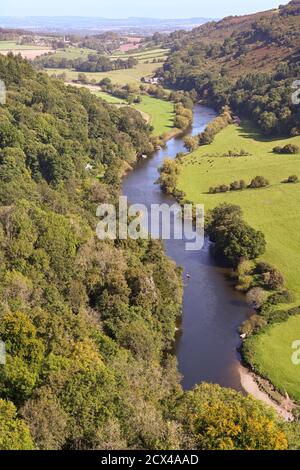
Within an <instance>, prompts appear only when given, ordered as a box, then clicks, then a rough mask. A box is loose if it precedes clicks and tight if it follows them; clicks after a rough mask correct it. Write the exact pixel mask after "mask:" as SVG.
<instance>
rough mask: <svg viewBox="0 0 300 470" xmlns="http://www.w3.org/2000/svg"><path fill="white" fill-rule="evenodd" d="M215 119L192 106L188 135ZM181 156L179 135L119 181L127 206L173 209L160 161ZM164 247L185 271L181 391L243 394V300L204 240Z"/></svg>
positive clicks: (179, 351) (179, 347)
mask: <svg viewBox="0 0 300 470" xmlns="http://www.w3.org/2000/svg"><path fill="white" fill-rule="evenodd" d="M215 115H216V114H215V112H214V111H213V110H212V109H210V108H207V107H206V106H202V105H196V106H195V108H194V121H193V126H192V128H191V129H190V131H189V133H190V134H192V135H195V134H198V133H199V132H201V131H202V130H204V128H205V127H206V125H207V124H208V122H209V121H211V120H212V119H213V118H214V117H215ZM181 151H185V152H186V150H185V148H184V144H183V137H182V136H180V137H175V138H173V139H171V140H170V141H169V142H168V144H167V147H166V148H165V149H162V150H159V151H157V152H156V153H155V154H154V155H153V156H152V157H151V158H148V159H147V160H143V159H140V160H139V161H138V163H137V165H136V166H135V168H134V171H132V172H130V173H128V175H127V176H126V177H125V178H124V181H123V194H124V195H125V196H127V197H128V200H129V202H130V203H139V204H144V205H146V206H147V207H150V205H151V204H162V203H167V204H170V205H171V204H174V200H173V199H172V198H170V197H168V196H166V195H165V194H163V193H162V192H161V190H160V188H159V186H158V185H156V184H155V181H156V180H157V178H158V171H157V170H158V168H159V167H160V166H161V165H162V163H163V161H164V159H165V158H167V157H168V158H175V156H176V154H177V153H178V152H181ZM175 223H176V222H175ZM164 243H165V247H166V251H167V253H168V255H169V256H170V257H171V258H172V259H173V260H174V261H175V262H176V263H177V265H179V266H182V267H183V268H184V274H183V276H184V285H185V288H184V299H183V315H182V322H181V324H180V332H179V334H178V338H177V342H176V356H177V359H178V365H179V371H180V372H181V374H182V376H183V379H182V385H183V387H184V389H186V390H188V389H191V388H192V387H193V386H194V385H195V384H197V383H200V382H203V381H204V382H212V383H218V384H220V385H222V386H224V387H231V388H234V389H235V390H238V391H243V387H242V385H241V380H240V372H239V370H240V361H239V359H240V358H239V355H238V353H237V347H238V346H239V344H240V338H239V335H238V332H237V329H238V326H239V325H241V323H242V322H243V321H244V320H245V319H246V318H248V316H249V307H248V306H247V305H246V303H245V301H244V297H243V295H242V294H239V293H238V292H236V291H235V290H234V289H233V288H232V286H231V285H230V283H229V281H228V280H227V279H226V270H224V269H222V268H219V267H218V266H217V265H216V263H215V260H214V259H213V257H212V256H211V254H210V250H209V242H208V241H207V240H206V242H205V246H204V248H203V249H202V250H201V251H186V250H185V242H184V240H174V239H172V240H168V241H165V242H164ZM187 274H188V275H189V276H190V277H189V278H188V277H187Z"/></svg>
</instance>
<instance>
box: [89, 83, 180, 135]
mask: <svg viewBox="0 0 300 470" xmlns="http://www.w3.org/2000/svg"><path fill="white" fill-rule="evenodd" d="M96 95H97V96H99V97H100V98H102V99H104V100H105V101H107V102H108V103H111V104H117V105H118V104H126V101H124V100H121V99H120V98H115V97H114V96H111V95H109V94H107V93H102V92H98V93H96ZM132 106H133V107H135V108H136V109H138V110H139V111H141V113H142V114H144V117H145V118H146V119H147V116H148V117H149V121H150V123H151V125H152V126H153V128H154V130H153V134H154V135H158V136H160V135H162V134H164V133H168V132H170V131H171V130H172V129H173V127H174V116H175V115H174V105H173V103H171V102H170V101H163V100H158V99H156V98H152V97H151V96H146V95H145V96H142V102H141V103H138V104H135V105H132Z"/></svg>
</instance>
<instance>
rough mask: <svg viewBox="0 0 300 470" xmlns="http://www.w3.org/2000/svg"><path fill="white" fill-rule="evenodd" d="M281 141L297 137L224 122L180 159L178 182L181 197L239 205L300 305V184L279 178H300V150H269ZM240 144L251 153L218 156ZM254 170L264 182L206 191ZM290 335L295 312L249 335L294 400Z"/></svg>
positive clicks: (299, 373) (269, 372)
mask: <svg viewBox="0 0 300 470" xmlns="http://www.w3.org/2000/svg"><path fill="white" fill-rule="evenodd" d="M286 143H294V144H296V145H298V146H300V137H295V138H290V139H285V140H274V139H273V140H272V139H270V138H268V137H264V136H262V135H260V134H259V133H257V131H256V130H255V129H254V128H252V127H251V126H250V125H249V124H247V123H245V124H243V125H242V126H241V127H237V126H233V125H232V126H229V127H228V128H227V129H225V130H223V131H222V132H221V133H220V134H219V135H217V137H216V139H215V142H214V143H213V144H212V145H210V146H203V147H201V148H200V149H198V150H196V151H195V152H194V153H191V154H190V155H189V156H187V157H186V158H185V160H184V163H183V166H182V171H181V175H180V178H179V184H178V187H179V189H182V190H184V191H185V193H186V195H187V199H189V200H193V201H195V202H198V203H204V204H205V209H206V210H208V209H211V208H213V207H215V206H216V205H218V204H220V203H221V202H228V203H233V204H238V205H240V206H241V207H242V209H243V212H244V216H245V219H246V220H247V221H248V222H249V223H250V225H252V226H253V227H255V228H256V229H260V230H262V232H263V233H264V234H265V236H266V239H267V251H266V253H265V255H264V256H263V258H264V259H265V260H267V261H269V262H271V263H272V264H274V265H275V266H277V267H278V269H280V271H281V272H282V273H283V274H284V276H285V279H286V284H287V287H288V288H289V289H290V290H292V291H293V292H294V293H295V296H296V303H297V304H300V250H299V248H300V184H282V183H281V181H282V180H283V179H285V178H287V177H288V176H289V175H292V174H296V175H299V177H300V155H275V154H273V153H272V148H273V147H274V146H275V145H280V146H282V145H285V144H286ZM241 149H244V150H246V151H247V152H249V153H251V154H252V156H251V157H250V156H249V157H237V158H228V157H221V156H220V155H222V154H224V153H227V152H228V150H238V151H239V150H241ZM217 154H219V156H217ZM206 155H207V156H206ZM257 175H262V176H264V177H266V178H267V179H268V180H269V181H270V187H268V188H265V189H252V190H250V189H247V190H245V191H243V192H239V191H238V192H229V193H225V194H208V190H209V187H210V186H218V185H220V184H223V183H225V184H229V183H231V182H232V181H235V180H239V179H244V180H245V181H246V182H247V183H248V182H250V180H251V178H253V177H255V176H257ZM296 339H300V316H299V317H296V318H291V319H290V320H288V321H287V322H286V323H282V324H279V325H277V326H276V327H273V328H271V329H270V331H269V332H268V334H266V335H259V336H256V337H254V341H255V358H254V362H255V364H259V365H260V371H261V372H262V373H263V374H264V375H266V376H268V377H269V378H270V379H271V381H272V382H273V383H274V384H276V385H277V386H278V387H279V386H280V385H281V387H280V388H281V389H283V388H284V389H286V390H287V391H288V393H290V394H291V396H294V397H295V393H294V392H295V390H296V386H297V387H298V395H297V398H298V399H299V401H300V366H299V367H298V368H297V367H296V366H293V365H292V364H291V360H290V357H291V343H292V341H295V340H296Z"/></svg>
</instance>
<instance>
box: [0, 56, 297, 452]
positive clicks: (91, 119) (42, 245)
mask: <svg viewBox="0 0 300 470" xmlns="http://www.w3.org/2000/svg"><path fill="white" fill-rule="evenodd" d="M0 79H2V80H4V81H5V83H6V85H7V88H8V100H7V104H6V105H3V106H1V107H0V259H1V264H0V316H1V320H0V337H1V340H2V341H4V342H5V345H6V350H7V361H6V365H5V366H0V423H1V424H0V449H7V450H9V449H130V448H134V449H286V448H287V447H290V448H296V447H299V428H298V424H297V423H295V424H293V425H287V424H285V423H283V422H281V421H279V419H278V418H277V417H276V416H275V412H274V411H273V410H271V409H269V408H267V407H265V405H263V404H262V403H260V402H257V401H255V400H254V399H253V398H251V397H244V396H243V395H241V394H239V393H237V392H235V391H233V390H229V389H222V388H221V387H219V386H215V385H208V384H202V385H199V386H198V387H196V388H195V389H194V390H192V391H190V392H187V393H186V392H183V390H182V388H181V385H180V377H179V374H178V372H177V366H176V360H175V358H174V356H173V354H172V345H173V341H174V335H175V326H176V319H177V318H178V317H179V315H180V311H181V301H182V281H181V273H180V270H178V268H176V267H175V265H174V263H173V262H171V261H170V260H169V259H168V258H167V257H166V255H165V254H164V251H163V247H162V245H161V243H160V242H158V241H150V240H149V241H148V240H138V241H133V240H128V241H121V240H117V241H115V242H113V241H100V240H98V239H97V238H96V236H95V228H96V224H97V219H96V216H95V215H96V208H97V205H98V204H99V203H101V202H106V203H107V202H111V203H117V198H118V195H119V193H120V182H121V176H122V174H123V173H124V170H125V169H128V168H130V167H131V166H132V165H133V164H134V162H135V161H136V159H137V158H138V157H139V155H141V154H150V153H151V152H152V151H153V144H152V142H151V136H150V127H149V126H148V125H147V124H146V123H145V121H144V120H143V119H142V117H141V115H140V114H139V113H138V112H136V111H135V110H133V109H131V108H129V107H124V108H122V109H117V108H114V107H111V106H109V105H108V104H106V103H104V102H103V101H101V100H100V99H99V98H96V97H95V96H93V95H91V94H90V92H89V91H88V90H85V89H77V88H74V87H66V86H65V85H64V84H63V83H62V82H61V81H58V80H55V79H53V78H50V77H48V76H47V75H46V74H44V73H41V72H38V71H35V70H34V69H33V68H32V67H31V66H30V65H29V63H27V62H26V61H24V60H23V59H22V58H21V57H13V56H11V55H9V56H7V57H0Z"/></svg>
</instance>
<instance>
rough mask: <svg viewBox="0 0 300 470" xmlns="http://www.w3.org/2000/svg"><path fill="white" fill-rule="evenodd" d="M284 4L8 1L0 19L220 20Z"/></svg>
mask: <svg viewBox="0 0 300 470" xmlns="http://www.w3.org/2000/svg"><path fill="white" fill-rule="evenodd" d="M286 3H288V1H285V0H281V1H276V0H209V1H207V0H63V1H62V0H25V1H24V0H9V1H4V2H3V4H2V5H1V9H0V16H93V17H96V16H97V17H105V18H128V17H130V16H136V17H152V18H191V17H204V18H223V17H224V16H228V15H243V14H245V13H253V12H257V11H263V10H269V9H271V8H276V7H278V6H279V5H282V4H286Z"/></svg>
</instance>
